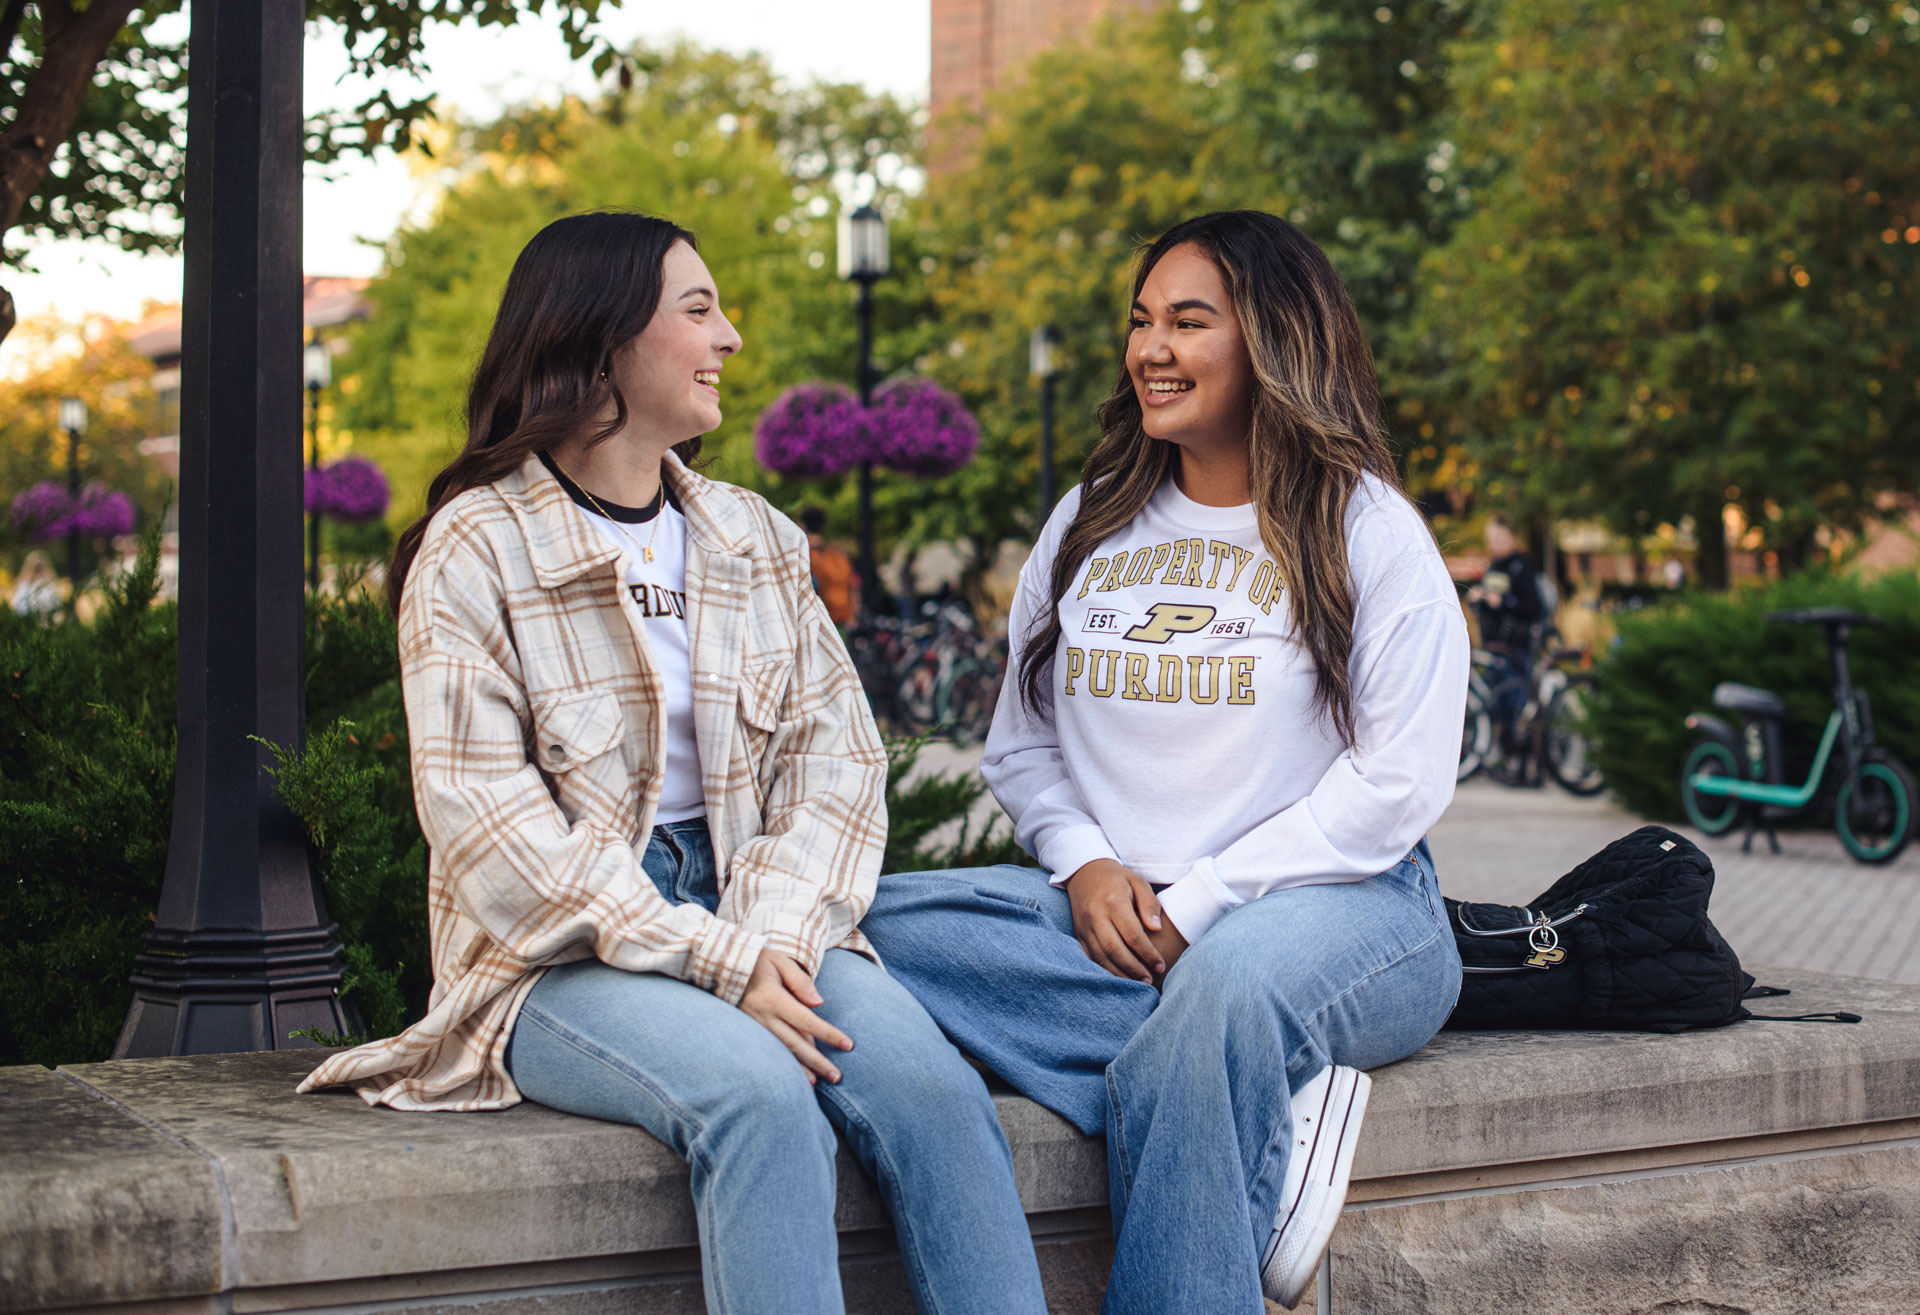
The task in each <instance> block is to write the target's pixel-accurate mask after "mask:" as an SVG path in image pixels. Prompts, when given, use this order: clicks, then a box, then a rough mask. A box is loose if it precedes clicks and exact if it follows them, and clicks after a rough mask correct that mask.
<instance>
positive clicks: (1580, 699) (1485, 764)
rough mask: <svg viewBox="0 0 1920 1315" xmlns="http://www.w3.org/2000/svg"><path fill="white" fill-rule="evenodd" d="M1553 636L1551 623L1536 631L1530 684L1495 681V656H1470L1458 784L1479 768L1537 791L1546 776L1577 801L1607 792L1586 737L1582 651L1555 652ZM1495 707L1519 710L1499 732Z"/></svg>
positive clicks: (1587, 687) (1587, 688) (1588, 691)
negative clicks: (1513, 707)
mask: <svg viewBox="0 0 1920 1315" xmlns="http://www.w3.org/2000/svg"><path fill="white" fill-rule="evenodd" d="M1559 638H1560V632H1559V631H1558V630H1557V629H1555V628H1554V627H1553V626H1552V625H1551V624H1547V625H1545V626H1542V627H1540V629H1539V636H1538V640H1539V642H1538V643H1537V644H1536V646H1535V652H1537V653H1539V654H1540V658H1539V660H1537V661H1536V662H1535V663H1534V667H1533V677H1532V679H1531V680H1528V679H1527V678H1525V677H1521V676H1507V677H1505V678H1504V679H1503V678H1501V677H1500V675H1499V674H1498V671H1499V665H1498V663H1497V662H1496V660H1495V658H1494V655H1493V654H1491V653H1489V652H1487V651H1485V650H1484V649H1475V650H1474V654H1473V670H1472V673H1471V674H1470V675H1469V676H1468V678H1467V712H1466V721H1465V724H1464V726H1463V727H1462V729H1461V736H1460V766H1459V773H1458V776H1457V778H1456V779H1458V780H1461V781H1464V780H1466V779H1468V778H1469V777H1471V776H1472V775H1473V774H1474V773H1476V772H1478V771H1481V770H1483V769H1484V770H1485V771H1486V772H1487V774H1488V775H1489V776H1491V777H1493V778H1494V779H1495V780H1497V781H1499V782H1501V783H1502V784H1504V785H1516V786H1538V785H1542V784H1544V783H1545V780H1546V778H1547V777H1551V778H1552V779H1553V780H1554V781H1556V782H1558V783H1559V785H1560V786H1561V788H1562V789H1564V790H1567V791H1568V792H1570V793H1572V794H1576V795H1581V796H1587V795H1596V794H1599V793H1600V792H1601V791H1602V790H1604V789H1606V785H1607V783H1606V779H1605V778H1604V776H1603V775H1602V774H1601V771H1600V767H1599V764H1598V763H1596V762H1595V761H1594V759H1593V748H1592V741H1591V738H1590V737H1589V734H1588V719H1587V705H1588V701H1589V699H1590V698H1591V697H1592V693H1593V676H1592V675H1591V673H1590V672H1589V671H1588V670H1587V668H1588V667H1589V665H1590V664H1591V659H1590V657H1589V654H1588V652H1587V650H1586V649H1584V648H1567V647H1562V646H1559V645H1558V644H1557V643H1556V641H1557V640H1558V639H1559ZM1502 706H1509V707H1511V706H1517V707H1518V708H1519V711H1518V712H1517V713H1515V715H1514V717H1513V722H1512V725H1511V726H1509V727H1507V728H1505V733H1504V734H1502V733H1501V731H1502V728H1501V727H1500V724H1499V721H1500V719H1499V717H1498V716H1496V714H1495V709H1497V708H1500V707H1502Z"/></svg>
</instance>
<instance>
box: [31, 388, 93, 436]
mask: <svg viewBox="0 0 1920 1315" xmlns="http://www.w3.org/2000/svg"><path fill="white" fill-rule="evenodd" d="M40 414H42V415H45V414H46V412H44V411H42V412H41V413H40ZM86 427H87V404H86V403H85V402H83V401H81V400H80V399H79V398H77V397H63V398H61V399H60V428H62V429H64V430H66V431H67V432H68V433H69V434H77V433H79V432H80V431H81V430H83V429H85V428H86Z"/></svg>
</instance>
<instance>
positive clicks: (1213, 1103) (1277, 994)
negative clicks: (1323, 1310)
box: [860, 842, 1460, 1315]
mask: <svg viewBox="0 0 1920 1315" xmlns="http://www.w3.org/2000/svg"><path fill="white" fill-rule="evenodd" d="M860 925H861V929H862V930H864V931H865V932H866V933H867V935H868V936H869V937H870V938H871V939H872V940H873V943H874V945H875V947H876V948H877V949H878V950H879V951H880V954H881V957H882V958H883V959H884V960H885V961H886V964H887V968H888V970H889V971H890V972H891V973H892V974H893V975H894V976H895V977H896V978H898V979H899V980H900V981H901V982H903V983H905V984H906V986H907V987H908V988H909V989H910V990H912V991H913V993H914V994H915V995H917V996H918V997H919V998H920V1001H921V1003H922V1004H924V1005H926V1007H927V1012H929V1013H930V1014H932V1015H933V1017H934V1019H935V1021H937V1022H938V1023H939V1024H940V1026H941V1027H942V1028H943V1029H945V1031H946V1032H947V1034H948V1035H949V1036H951V1037H952V1038H953V1039H954V1040H955V1041H956V1042H958V1043H959V1044H960V1045H961V1046H962V1047H963V1048H965V1049H966V1050H968V1051H971V1052H972V1053H973V1054H974V1055H976V1056H977V1057H979V1059H981V1060H982V1061H983V1062H984V1063H985V1064H986V1065H987V1066H988V1067H989V1068H991V1069H992V1070H993V1071H994V1072H996V1073H998V1074H999V1075H1000V1076H1002V1077H1003V1078H1005V1079H1006V1080H1007V1081H1008V1082H1009V1083H1011V1084H1012V1085H1013V1086H1014V1087H1016V1088H1018V1089H1019V1090H1020V1091H1022V1092H1024V1093H1025V1094H1026V1095H1028V1096H1030V1097H1032V1098H1033V1099H1034V1100H1036V1101H1038V1102H1039V1103H1040V1104H1042V1105H1045V1106H1047V1107H1048V1108H1049V1109H1052V1110H1055V1111H1057V1112H1058V1113H1060V1114H1062V1115H1064V1116H1065V1117H1066V1118H1068V1119H1069V1120H1071V1121H1072V1122H1073V1123H1074V1124H1075V1125H1076V1126H1078V1127H1079V1128H1080V1129H1081V1131H1083V1132H1086V1133H1090V1134H1091V1133H1098V1132H1103V1131H1104V1132H1105V1133H1106V1134H1107V1177H1108V1190H1109V1194H1110V1200H1111V1204H1112V1207H1113V1230H1114V1259H1113V1270H1112V1272H1111V1274H1110V1275H1109V1277H1108V1284H1107V1295H1106V1301H1105V1304H1104V1305H1103V1306H1102V1307H1101V1309H1102V1311H1103V1312H1105V1315H1164V1313H1165V1312H1170V1311H1208V1312H1222V1313H1223V1315H1235V1313H1238V1315H1260V1312H1261V1311H1262V1310H1263V1309H1264V1306H1263V1304H1262V1299H1261V1295H1260V1274H1259V1256H1260V1248H1261V1247H1262V1246H1263V1245H1264V1244H1265V1242H1266V1240H1267V1236H1268V1234H1269V1233H1270V1232H1271V1231H1272V1228H1273V1217H1274V1212H1275V1211H1276V1209H1277V1208H1278V1206H1279V1198H1280V1190H1281V1186H1282V1184H1283V1182H1284V1180H1285V1178H1286V1168H1287V1147H1288V1145H1289V1143H1290V1141H1291V1139H1292V1135H1293V1123H1292V1114H1291V1111H1290V1109H1289V1106H1288V1102H1289V1098H1290V1097H1291V1095H1292V1093H1293V1092H1294V1091H1297V1090H1298V1089H1299V1088H1300V1087H1302V1086H1303V1085H1305V1084H1306V1083H1307V1082H1308V1081H1310V1080H1311V1079H1312V1078H1313V1076H1314V1075H1315V1074H1317V1073H1318V1072H1319V1071H1320V1070H1321V1069H1322V1068H1323V1067H1325V1066H1326V1065H1327V1064H1330V1063H1338V1064H1347V1065H1351V1066H1352V1067H1355V1068H1361V1069H1368V1068H1377V1067H1378V1066H1380V1065H1382V1064H1389V1063H1392V1062H1393V1061H1395V1060H1397V1059H1402V1058H1405V1057H1406V1056H1407V1055H1410V1054H1412V1053H1413V1052H1414V1051H1415V1050H1417V1049H1419V1048H1420V1047H1421V1046H1422V1045H1424V1044H1426V1042H1427V1040H1428V1039H1429V1038H1431V1037H1432V1036H1433V1034H1434V1033H1435V1032H1437V1031H1439V1029H1440V1026H1441V1024H1442V1023H1444V1022H1445V1021H1446V1018H1447V1015H1448V1013H1450V1012H1451V1011H1452V1009H1453V1004H1454V1001H1455V999H1456V998H1457V997H1458V995H1459V991H1460V957H1459V954H1458V952H1457V951H1456V950H1455V948H1454V943H1453V936H1452V933H1451V932H1450V931H1449V930H1448V927H1447V921H1446V917H1445V914H1444V910H1443V907H1442V905H1441V903H1440V892H1439V883H1438V881H1437V880H1436V878H1435V876H1434V871H1433V860H1432V857H1431V855H1430V854H1429V853H1428V851H1427V848H1426V844H1425V842H1422V843H1421V845H1420V846H1419V848H1418V849H1417V850H1415V852H1414V854H1412V855H1410V856H1409V857H1408V858H1406V859H1405V860H1404V861H1402V862H1400V863H1398V864H1396V865H1395V866H1394V867H1392V868H1390V869H1388V870H1387V871H1385V872H1382V873H1379V874H1378V875H1376V876H1372V877H1369V878H1367V879H1366V880H1364V881H1358V882H1350V883H1343V884H1338V885H1322V886H1299V887H1295V888H1292V889H1289V890H1281V891H1275V892H1274V893H1273V894H1271V895H1268V896H1266V897H1265V898H1263V899H1259V900H1255V901H1253V902H1252V903H1250V904H1243V905H1241V906H1240V907H1239V908H1237V909H1235V910H1233V911H1232V912H1231V913H1229V914H1227V915H1226V916H1225V917H1223V918H1221V919H1220V920H1219V921H1218V922H1217V923H1215V924H1214V925H1213V927H1212V929H1211V930H1209V931H1208V932H1207V934H1206V935H1205V936H1204V937H1202V938H1201V940H1200V941H1199V943H1198V944H1196V945H1194V946H1192V947H1191V948H1189V949H1188V950H1187V951H1186V952H1185V954H1183V955H1182V956H1181V958H1180V961H1179V962H1178V963H1176V964H1175V965H1174V966H1173V969H1172V971H1170V972H1169V973H1168V974H1167V979H1166V984H1165V993H1164V994H1162V993H1161V992H1158V991H1156V990H1154V988H1153V987H1151V986H1149V985H1147V984H1146V983H1144V982H1137V981H1130V980H1127V979H1125V978H1120V977H1115V976H1113V975H1111V974H1110V973H1108V972H1107V971H1106V970H1105V969H1103V968H1101V967H1099V966H1098V965H1097V964H1095V963H1093V962H1092V961H1091V960H1089V959H1088V958H1087V956H1086V954H1085V952H1084V951H1082V950H1081V948H1080V945H1079V943H1078V942H1077V941H1075V940H1074V938H1073V914H1072V910H1071V908H1070V906H1069V904H1068V901H1067V893H1066V892H1065V891H1064V890H1060V889H1057V888H1055V887H1053V886H1051V885H1049V884H1048V883H1047V874H1046V873H1044V872H1042V871H1039V870H1038V869H1033V868H1020V867H996V868H970V869H965V870H961V871H955V872H915V873H907V874H902V875H896V876H885V877H882V878H880V891H879V896H878V898H877V899H876V900H875V902H874V905H873V908H872V909H871V911H869V912H868V914H867V917H866V919H865V920H864V921H863V922H862V923H861V924H860Z"/></svg>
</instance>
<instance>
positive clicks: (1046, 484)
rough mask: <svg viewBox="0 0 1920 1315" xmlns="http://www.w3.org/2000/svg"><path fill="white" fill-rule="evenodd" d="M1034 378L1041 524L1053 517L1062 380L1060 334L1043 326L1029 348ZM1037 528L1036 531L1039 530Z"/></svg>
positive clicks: (1034, 334)
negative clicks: (1057, 393) (1056, 384)
mask: <svg viewBox="0 0 1920 1315" xmlns="http://www.w3.org/2000/svg"><path fill="white" fill-rule="evenodd" d="M1028 351H1029V353H1030V356H1029V360H1030V362H1031V365H1032V373H1033V377H1034V378H1036V379H1038V380H1039V381H1040V520H1039V522H1038V525H1045V524H1046V523H1047V517H1048V516H1051V515H1052V514H1053V381H1054V380H1055V379H1057V378H1059V377H1060V331H1059V330H1058V329H1056V328H1054V327H1053V326H1052V325H1051V324H1043V325H1041V326H1040V327H1039V328H1037V329H1035V330H1034V331H1033V340H1032V341H1031V343H1029V344H1028ZM1038 525H1036V530H1037V528H1038Z"/></svg>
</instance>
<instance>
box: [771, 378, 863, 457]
mask: <svg viewBox="0 0 1920 1315" xmlns="http://www.w3.org/2000/svg"><path fill="white" fill-rule="evenodd" d="M871 433H872V431H871V429H870V427H869V424H868V416H867V411H866V409H865V408H864V407H862V406H861V405H860V400H859V399H858V398H856V397H855V396H854V395H853V393H852V391H851V390H849V389H848V388H846V387H844V386H843V385H840V384H796V385H795V386H794V387H792V388H789V389H787V391H786V392H784V393H782V394H780V396H779V397H778V398H776V399H775V400H774V403H773V405H772V406H769V407H768V408H767V409H766V410H765V411H763V412H761V413H760V423H759V424H758V425H756V426H755V427H754V431H753V446H754V453H755V455H757V456H758V457H759V458H760V464H761V465H763V466H765V467H766V468H767V469H768V470H771V471H773V472H774V473H775V474H777V475H787V476H791V477H792V478H795V479H820V478H822V477H823V476H827V475H838V474H839V473H840V472H841V471H843V470H848V469H851V468H852V467H853V466H854V465H856V464H857V463H858V462H859V461H861V460H862V459H863V458H864V457H866V456H867V449H868V445H869V444H870V442H871V441H872V439H871Z"/></svg>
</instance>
